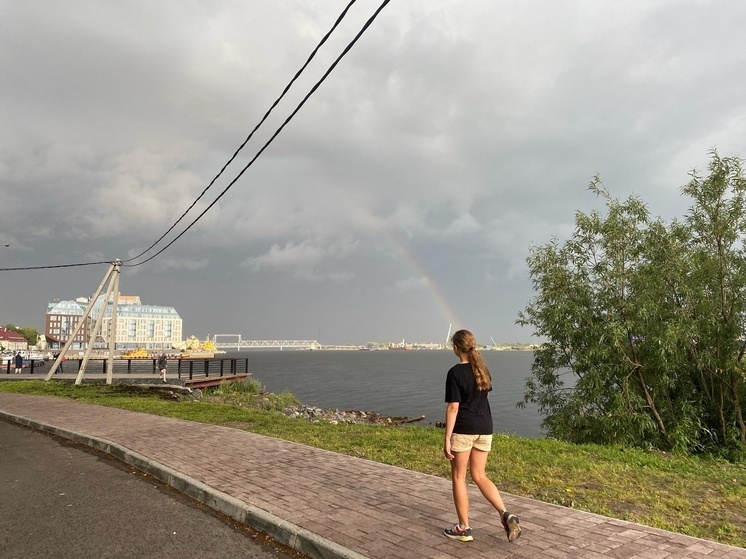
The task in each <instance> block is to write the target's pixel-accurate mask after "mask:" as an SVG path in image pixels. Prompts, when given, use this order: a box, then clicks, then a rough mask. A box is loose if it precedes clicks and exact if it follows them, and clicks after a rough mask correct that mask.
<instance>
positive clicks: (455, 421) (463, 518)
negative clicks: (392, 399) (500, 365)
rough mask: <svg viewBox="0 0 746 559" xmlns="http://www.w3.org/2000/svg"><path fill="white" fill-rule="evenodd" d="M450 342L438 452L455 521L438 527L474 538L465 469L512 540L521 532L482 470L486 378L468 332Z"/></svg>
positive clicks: (488, 430)
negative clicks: (447, 474) (447, 465)
mask: <svg viewBox="0 0 746 559" xmlns="http://www.w3.org/2000/svg"><path fill="white" fill-rule="evenodd" d="M451 341H452V342H453V352H454V353H455V354H456V356H457V357H458V358H459V363H458V364H456V365H454V366H453V367H451V369H450V370H449V371H448V375H447V377H446V402H447V406H446V432H445V441H444V443H443V453H444V454H445V457H446V458H447V459H448V460H450V461H451V483H452V487H453V502H454V504H455V505H456V514H457V516H458V523H457V524H456V525H455V526H453V528H446V529H445V530H443V534H445V535H446V536H447V537H449V538H451V539H454V540H459V541H462V542H470V541H472V540H473V539H474V538H473V536H472V534H471V527H470V526H469V496H468V493H467V488H466V472H467V469H468V470H470V472H471V479H472V480H473V481H474V483H475V484H476V485H477V487H478V488H479V491H481V493H482V495H484V497H485V498H486V499H487V500H488V501H489V502H490V504H491V505H492V506H493V507H495V510H496V511H497V512H498V513H499V514H500V519H501V521H502V525H503V528H505V533H506V534H507V535H508V541H509V542H514V541H515V540H516V539H517V538H518V536H520V535H521V525H520V523H519V521H518V517H517V516H516V515H515V514H511V513H510V512H508V511H507V510H506V508H505V504H504V503H503V500H502V497H501V496H500V492H499V491H498V489H497V487H495V484H494V483H492V481H490V479H489V478H488V477H487V476H486V474H485V467H486V465H487V456H488V455H489V452H490V450H491V449H492V412H491V411H490V403H489V400H488V399H487V397H488V395H489V392H490V390H492V377H491V376H490V372H489V370H488V369H487V365H486V364H485V362H484V359H482V356H481V355H480V354H479V351H477V341H476V339H475V338H474V335H473V334H472V333H471V332H469V331H468V330H459V331H458V332H456V333H455V334H454V335H453V337H452V338H451Z"/></svg>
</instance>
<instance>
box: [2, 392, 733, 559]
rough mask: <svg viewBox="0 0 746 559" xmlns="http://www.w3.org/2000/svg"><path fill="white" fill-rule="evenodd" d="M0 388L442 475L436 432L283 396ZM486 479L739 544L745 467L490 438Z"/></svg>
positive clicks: (445, 472)
mask: <svg viewBox="0 0 746 559" xmlns="http://www.w3.org/2000/svg"><path fill="white" fill-rule="evenodd" d="M0 391H2V392H16V393H24V394H37V395H46V396H53V397H60V398H69V399H74V400H78V401H81V402H86V403H90V404H98V405H104V406H112V407H118V408H124V409H129V410H134V411H140V412H145V413H152V414H156V415H163V416H168V417H178V418H180V419H187V420H192V421H199V422H203V423H212V424H216V425H225V426H229V427H233V428H236V429H245V430H248V431H252V432H255V433H261V434H263V435H269V436H273V437H277V438H281V439H285V440H288V441H294V442H301V443H303V444H307V445H313V446H316V447H318V448H324V449H326V450H331V451H334V452H340V453H344V454H349V455H351V456H357V457H361V458H366V459H369V460H375V461H378V462H382V463H385V464H391V465H395V466H400V467H403V468H407V469H410V470H415V471H419V472H424V473H428V474H433V475H437V476H442V477H445V478H447V477H449V472H450V467H449V463H448V461H447V460H445V458H443V455H442V450H441V449H442V445H443V431H442V430H441V429H437V428H435V427H428V426H422V427H418V426H414V425H403V426H396V427H391V426H381V425H368V424H338V425H333V424H330V423H326V422H319V423H312V422H309V421H306V420H302V419H290V418H288V417H286V416H285V415H283V414H282V413H280V412H278V411H277V410H278V409H281V408H282V407H284V406H285V405H287V404H288V403H289V402H293V401H294V398H293V397H292V395H289V394H278V395H271V396H269V397H268V396H267V395H262V394H256V393H248V392H247V393H221V392H218V393H217V394H213V395H212V396H208V397H206V398H204V399H202V400H199V401H195V400H191V399H189V400H172V399H164V398H162V397H159V396H157V395H153V394H145V393H140V392H139V391H134V390H132V389H131V388H125V387H124V386H123V385H110V386H107V385H102V384H83V385H81V386H75V385H74V384H72V383H71V382H60V381H54V382H44V381H3V382H0ZM488 475H489V476H490V478H491V479H492V480H493V481H495V483H496V484H497V486H498V487H499V488H500V489H501V490H503V491H506V492H508V493H512V494H514V495H522V496H525V497H531V498H535V499H539V500H542V501H546V502H550V503H555V504H559V505H563V506H566V507H571V508H576V509H580V510H585V511H589V512H594V513H597V514H602V515H605V516H609V517H613V518H619V519H623V520H629V521H631V522H636V523H639V524H645V525H648V526H654V527H657V528H662V529H665V530H670V531H673V532H678V533H681V534H687V535H690V536H696V537H700V538H706V539H709V540H715V541H718V542H721V543H725V544H729V545H735V546H740V547H744V548H746V465H744V464H743V463H738V464H734V463H729V462H726V461H724V460H718V459H714V458H708V457H688V456H676V455H671V454H666V453H661V452H646V451H642V450H637V449H625V448H619V447H607V446H599V445H575V444H571V443H564V442H560V441H556V440H552V439H524V438H519V437H514V436H507V435H496V436H495V438H494V443H493V451H492V453H491V454H490V459H489V464H488Z"/></svg>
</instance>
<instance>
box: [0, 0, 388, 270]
mask: <svg viewBox="0 0 746 559" xmlns="http://www.w3.org/2000/svg"><path fill="white" fill-rule="evenodd" d="M355 2H356V0H350V2H349V4H348V5H347V6H346V7H345V9H344V10H343V11H342V13H341V14H340V16H339V17H338V18H337V20H336V21H335V23H334V25H333V26H332V28H331V29H330V30H329V31H328V32H327V33H326V35H324V37H323V38H322V39H321V41H320V42H319V44H318V45H317V46H316V47H315V48H314V50H313V51H312V52H311V54H310V55H309V57H308V59H307V60H306V62H305V63H304V64H303V66H302V67H301V68H300V70H298V72H296V74H295V76H293V78H292V79H291V80H290V82H289V83H288V85H287V86H286V87H285V89H284V90H283V92H282V94H281V95H280V96H279V97H278V98H277V100H275V102H274V103H273V104H272V106H271V107H270V108H269V110H268V111H267V112H266V113H265V115H264V116H263V117H262V119H261V120H260V121H259V123H258V124H257V125H256V126H255V127H254V129H253V130H252V131H251V133H250V134H249V135H248V137H247V138H246V140H244V142H243V143H242V144H241V145H240V146H239V148H238V149H237V150H236V151H235V153H234V154H233V155H232V156H231V158H230V159H229V160H228V161H227V162H226V163H225V165H223V167H222V168H221V170H220V172H218V174H217V175H216V176H215V177H214V178H213V179H212V181H210V184H209V185H208V186H207V187H206V188H205V189H204V190H203V191H202V193H200V195H199V196H198V197H197V198H196V199H195V200H194V202H192V204H191V205H190V206H189V208H187V210H186V211H185V212H184V213H183V214H182V215H181V216H180V217H179V218H178V219H177V220H176V222H174V224H173V225H172V226H171V227H170V228H169V229H168V230H167V231H166V232H165V233H164V234H163V235H162V236H161V237H159V238H158V240H156V241H155V242H154V243H153V244H152V245H150V246H149V247H148V248H147V249H145V250H144V251H143V252H141V253H140V254H138V255H137V256H134V257H132V258H129V259H128V260H123V261H122V262H132V261H133V260H136V259H138V258H140V257H141V256H143V255H144V254H145V253H147V252H149V251H150V250H152V249H153V248H154V247H155V246H156V245H158V243H160V242H161V241H162V240H163V239H164V238H165V237H166V235H168V234H169V233H170V232H171V231H172V230H173V229H174V228H175V227H176V226H177V225H178V224H179V223H180V222H181V221H182V219H184V217H185V216H186V215H187V214H188V213H189V212H190V211H191V210H192V208H194V206H195V205H196V204H197V202H199V200H201V199H202V197H203V196H204V195H205V194H206V193H207V191H208V190H209V189H210V188H211V187H212V186H213V185H214V183H215V181H216V180H217V179H218V178H219V177H220V176H221V175H222V174H223V172H224V171H225V169H226V168H227V167H228V166H229V165H230V164H231V163H232V162H233V161H234V160H235V158H236V157H237V156H238V154H239V152H240V151H241V150H242V149H243V148H244V147H245V146H246V144H247V143H248V142H249V140H250V139H251V138H252V137H253V135H254V133H255V132H256V131H257V130H258V128H259V127H260V126H261V125H262V124H263V123H264V122H265V121H266V120H267V118H268V117H269V115H270V113H271V112H272V111H273V110H274V108H275V107H276V106H277V105H278V104H279V102H280V101H281V100H282V99H283V97H284V96H285V94H286V93H287V92H288V90H289V89H290V88H291V87H292V85H293V84H294V82H295V81H296V80H297V79H298V77H299V76H300V75H301V74H302V73H303V71H304V70H305V69H306V67H307V66H308V65H309V63H310V62H311V60H313V58H314V57H315V56H316V53H317V52H318V50H319V49H320V48H321V46H323V45H324V43H325V42H326V41H327V39H328V38H329V36H330V35H331V34H332V33H333V32H334V31H335V29H336V28H337V27H338V25H339V24H340V22H341V21H342V20H343V19H344V17H345V16H346V14H347V12H348V11H349V9H350V8H351V7H352V5H353V4H354V3H355ZM389 2H390V0H384V1H383V2H382V3H381V5H380V6H379V7H378V9H377V10H376V11H375V12H374V13H373V15H372V16H371V17H370V18H368V20H367V21H366V22H365V24H364V25H363V27H362V28H361V29H360V31H358V33H357V35H355V37H354V38H353V39H352V41H350V42H349V43H348V45H347V47H345V49H344V50H343V51H342V53H341V54H340V55H339V56H338V57H337V58H336V60H335V61H334V62H333V63H332V64H331V66H329V68H328V69H327V71H326V72H325V73H324V75H323V76H322V77H321V79H319V80H318V81H317V82H316V84H315V85H314V86H313V87H312V88H311V90H310V91H309V92H308V93H307V94H306V96H305V97H304V98H303V100H302V101H301V102H300V103H299V104H298V105H297V106H296V108H295V110H294V111H293V112H292V113H291V114H290V116H288V117H287V118H286V119H285V121H284V122H283V123H282V125H281V126H280V127H279V128H278V129H277V130H276V131H275V132H274V134H273V135H272V137H271V138H270V139H269V140H268V141H267V142H266V143H265V144H264V145H263V146H262V148H261V149H260V150H259V151H258V152H257V153H256V155H255V156H254V157H253V158H252V159H251V161H249V163H248V164H247V165H246V166H245V167H244V168H243V169H242V170H241V172H240V173H239V174H238V175H237V176H236V177H235V178H234V179H233V180H232V181H231V182H230V183H229V184H228V186H227V187H226V188H225V189H224V190H223V191H222V192H221V193H220V194H219V195H218V196H217V197H216V198H215V200H213V201H212V203H211V204H210V205H209V206H207V208H205V210H203V211H202V212H201V213H200V214H199V215H198V216H197V217H196V218H195V219H194V220H193V221H192V222H191V223H190V224H189V225H188V226H187V227H186V228H185V229H184V230H183V231H182V232H181V233H179V235H177V236H176V237H175V238H174V239H173V240H172V241H171V242H169V243H168V244H167V245H166V246H164V247H163V248H161V249H160V250H159V251H158V252H156V253H155V254H153V255H151V256H150V257H149V258H147V259H145V260H143V261H141V262H138V263H135V264H123V265H125V266H128V267H135V266H141V265H142V264H145V263H147V262H149V261H151V260H153V259H154V258H155V257H157V256H159V255H160V254H162V253H163V252H164V251H165V250H166V249H168V248H169V247H170V246H171V245H173V244H174V243H175V242H176V241H177V240H179V239H180V238H181V237H182V236H183V235H184V234H185V233H186V232H187V231H189V230H190V229H191V228H192V227H193V226H194V225H195V224H196V223H197V222H198V221H199V220H200V219H201V218H202V216H204V215H205V214H206V213H207V212H208V211H209V210H210V209H211V208H212V207H213V206H214V205H215V204H216V203H217V202H218V200H220V198H222V197H223V195H225V193H226V192H228V190H229V189H230V188H231V187H232V186H233V185H234V184H235V183H236V182H237V181H238V179H240V178H241V176H243V174H244V173H245V172H246V171H247V170H248V169H249V167H251V166H252V165H253V164H254V162H255V161H256V160H257V159H258V158H259V156H260V155H261V154H262V153H263V152H264V150H265V149H267V147H269V145H270V144H271V143H272V142H273V141H274V140H275V138H276V137H277V136H278V135H279V134H280V132H282V130H283V129H284V128H285V126H286V125H287V124H288V123H289V122H290V121H291V120H292V119H293V117H295V115H296V114H297V113H298V112H299V111H300V109H301V108H302V107H303V106H304V105H305V103H306V101H308V99H309V98H310V97H311V96H312V95H313V94H314V93H315V92H316V90H317V89H318V88H319V86H320V85H321V84H322V83H323V82H324V81H325V80H326V78H327V77H328V76H329V74H331V72H332V71H333V70H334V69H335V68H336V67H337V65H338V64H339V62H340V61H341V60H342V58H344V57H345V56H346V55H347V53H348V52H349V51H350V50H351V49H352V47H353V46H354V45H355V43H357V41H358V40H359V39H360V37H362V35H363V33H365V32H366V31H367V29H368V28H369V27H370V25H371V24H372V23H373V21H375V19H376V18H377V17H378V15H379V14H380V13H381V11H382V10H383V9H384V8H385V7H386V6H387V5H388V4H389ZM100 264H111V260H106V261H97V262H80V263H74V264H60V265H52V266H25V267H15V268H0V272H8V271H24V270H48V269H57V268H73V267H82V266H94V265H100Z"/></svg>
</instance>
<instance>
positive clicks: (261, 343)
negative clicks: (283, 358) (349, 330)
mask: <svg viewBox="0 0 746 559" xmlns="http://www.w3.org/2000/svg"><path fill="white" fill-rule="evenodd" d="M208 338H209V336H208ZM212 343H213V344H215V349H222V350H225V349H234V350H236V351H241V350H247V349H279V350H280V351H282V350H283V349H306V350H321V349H339V350H343V349H350V350H354V349H361V346H357V345H322V344H320V343H319V342H318V341H317V340H244V339H243V338H242V337H241V334H215V335H214V336H213V337H212Z"/></svg>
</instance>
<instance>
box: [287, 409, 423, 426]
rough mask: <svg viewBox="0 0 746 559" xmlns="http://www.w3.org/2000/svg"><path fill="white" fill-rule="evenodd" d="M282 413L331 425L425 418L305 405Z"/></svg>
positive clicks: (389, 423)
mask: <svg viewBox="0 0 746 559" xmlns="http://www.w3.org/2000/svg"><path fill="white" fill-rule="evenodd" d="M282 413H284V414H285V415H286V416H288V417H290V418H293V419H305V420H307V421H315V422H321V421H325V422H327V423H331V424H332V425H336V424H339V423H370V424H374V425H402V424H404V423H415V422H417V421H422V420H423V419H425V416H424V415H422V416H420V417H389V416H386V415H381V414H379V413H376V412H373V411H340V410H331V409H323V408H317V407H314V406H305V405H298V406H290V407H287V408H285V409H284V410H282Z"/></svg>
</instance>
